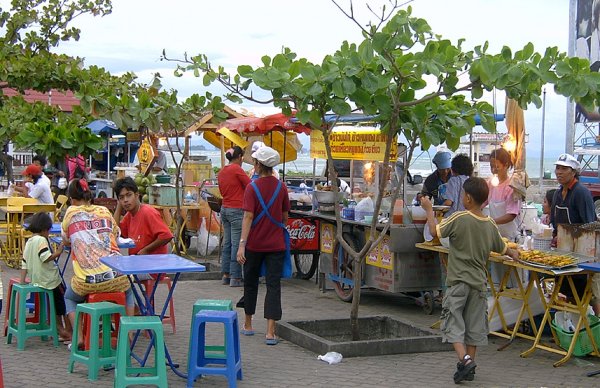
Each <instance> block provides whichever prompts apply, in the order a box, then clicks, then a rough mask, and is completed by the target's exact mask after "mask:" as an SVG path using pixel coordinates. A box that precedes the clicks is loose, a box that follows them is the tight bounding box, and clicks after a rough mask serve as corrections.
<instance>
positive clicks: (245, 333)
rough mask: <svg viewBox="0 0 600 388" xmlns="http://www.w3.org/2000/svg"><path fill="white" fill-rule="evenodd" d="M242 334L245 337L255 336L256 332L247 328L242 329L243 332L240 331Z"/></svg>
mask: <svg viewBox="0 0 600 388" xmlns="http://www.w3.org/2000/svg"><path fill="white" fill-rule="evenodd" d="M240 333H242V334H243V335H248V336H250V335H254V330H252V329H250V330H247V329H246V328H245V327H242V330H240Z"/></svg>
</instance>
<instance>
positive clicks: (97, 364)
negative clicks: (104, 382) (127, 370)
mask: <svg viewBox="0 0 600 388" xmlns="http://www.w3.org/2000/svg"><path fill="white" fill-rule="evenodd" d="M83 314H87V315H88V316H89V325H90V328H91V329H90V335H89V340H90V346H89V350H80V349H79V346H77V344H78V343H79V330H78V328H79V324H80V322H79V320H80V319H81V317H82V315H83ZM113 314H120V315H125V307H123V306H121V305H118V304H115V303H111V302H98V303H80V304H78V305H77V309H76V310H75V324H74V326H73V340H72V343H73V345H72V346H71V355H70V357H69V367H68V371H69V373H73V366H74V365H75V362H80V363H82V364H85V365H87V367H88V380H96V379H98V370H99V369H100V368H101V367H106V366H112V365H114V364H115V362H116V355H117V349H115V348H113V347H112V344H111V337H110V330H106V328H110V322H111V316H112V315H113ZM100 320H102V327H103V328H104V330H102V345H100V338H99V337H100Z"/></svg>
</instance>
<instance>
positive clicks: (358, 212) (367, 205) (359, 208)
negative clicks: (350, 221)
mask: <svg viewBox="0 0 600 388" xmlns="http://www.w3.org/2000/svg"><path fill="white" fill-rule="evenodd" d="M374 209H375V206H374V205H373V200H372V199H371V197H367V198H363V199H362V200H361V201H360V202H359V203H358V205H356V207H355V208H354V219H355V220H356V221H361V220H362V219H364V218H365V216H372V215H373V210H374Z"/></svg>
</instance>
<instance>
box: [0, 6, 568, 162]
mask: <svg viewBox="0 0 600 388" xmlns="http://www.w3.org/2000/svg"><path fill="white" fill-rule="evenodd" d="M0 3H6V1H4V0H2V1H0ZM338 3H339V4H340V6H342V7H344V8H345V9H348V4H349V1H347V0H339V1H338ZM365 3H366V1H355V2H354V10H355V14H356V15H357V18H358V20H359V21H360V22H362V24H366V22H367V21H368V20H370V19H372V18H371V16H372V15H371V14H370V13H369V11H368V10H367V9H366V8H365V7H364V4H365ZM382 3H386V1H380V0H369V4H370V5H371V6H372V7H373V9H378V4H382ZM410 5H411V6H412V8H413V15H414V16H418V17H422V18H424V19H426V20H427V21H428V22H429V24H430V26H431V27H432V30H433V31H434V32H435V33H436V34H440V35H442V36H443V37H444V38H447V39H450V40H452V41H454V42H456V41H457V40H458V39H459V38H464V39H466V43H465V45H464V47H465V48H472V47H474V46H476V45H479V44H482V43H483V42H485V41H488V42H489V45H490V52H492V53H495V52H498V51H499V50H500V49H501V48H502V46H503V45H507V46H509V47H511V48H512V49H513V52H514V51H515V50H518V49H520V48H522V47H523V46H524V45H525V44H526V43H527V42H532V43H533V44H534V46H535V48H536V50H537V51H541V52H543V51H544V49H545V48H546V47H548V46H557V47H558V48H559V49H560V50H561V51H567V49H568V38H569V1H567V0H527V1H523V0H453V1H448V0H414V1H412V2H410ZM75 24H76V25H77V26H79V27H80V28H81V29H82V33H81V39H80V40H79V41H78V42H73V43H67V44H62V45H61V48H60V51H61V52H65V53H68V54H70V55H77V56H80V57H84V58H85V61H86V65H92V64H94V65H99V66H103V67H105V68H106V69H108V70H109V71H110V72H112V73H115V74H118V73H120V72H124V71H133V72H135V73H136V74H137V75H138V76H139V80H140V81H143V82H145V81H150V79H151V74H153V73H156V72H158V73H160V74H161V75H162V76H163V83H164V85H165V86H166V87H167V88H173V89H176V90H177V91H178V94H179V95H180V96H181V97H187V96H189V95H191V94H193V93H199V94H204V92H205V91H206V89H205V88H204V87H203V85H202V81H201V78H194V77H193V76H191V75H186V76H184V77H182V78H175V77H174V76H173V70H174V69H175V67H176V65H175V64H174V63H172V62H165V61H160V59H159V58H160V55H161V53H162V50H163V49H165V50H166V53H167V55H168V56H169V57H173V58H181V57H182V56H183V55H184V53H187V54H188V55H196V54H199V53H203V54H206V55H207V56H208V58H209V60H210V61H211V62H212V63H213V64H214V65H221V66H224V67H225V68H226V69H231V70H234V69H235V68H236V67H237V66H238V65H240V64H250V65H256V64H258V63H260V58H261V56H263V55H265V54H266V55H271V56H273V55H275V54H277V53H278V52H280V51H281V48H282V47H289V48H291V49H292V51H294V52H296V53H297V54H298V55H299V56H301V57H305V58H308V59H309V60H311V61H314V62H321V60H322V58H323V57H324V56H325V55H327V54H330V53H333V52H334V51H335V50H336V49H337V48H339V46H340V45H341V43H342V42H343V41H344V40H348V41H350V42H360V41H361V40H362V37H361V35H360V31H359V30H358V28H357V26H356V25H354V24H353V23H352V22H351V21H350V20H349V19H348V18H347V17H345V16H344V15H343V14H342V13H341V12H340V11H339V10H338V9H337V7H336V6H335V5H334V4H333V3H332V2H331V1H328V0H303V1H297V0H294V1H290V0H253V1H247V0H246V1H243V0H220V1H191V0H189V1H186V0H113V12H112V14H110V15H107V16H105V17H103V18H93V17H84V18H81V19H79V20H77V22H76V23H75ZM212 91H213V92H216V93H219V94H220V93H221V91H220V90H219V89H213V90H212ZM494 97H495V106H496V111H497V113H504V94H503V93H502V92H498V93H497V94H496V95H495V96H494V95H493V94H490V95H488V96H487V98H488V99H489V100H490V102H494ZM566 106H567V100H566V99H565V98H563V97H560V96H556V95H555V94H554V93H553V91H552V87H548V88H547V95H546V121H545V130H546V131H545V132H546V134H547V139H546V141H545V147H546V155H545V156H546V158H548V157H555V156H556V155H558V154H559V153H561V152H562V151H563V150H564V144H565V141H564V139H565V126H566ZM245 107H247V108H248V109H249V110H251V111H253V112H255V113H256V114H257V115H262V114H267V113H273V112H274V110H273V108H269V107H264V106H263V107H259V106H252V105H245ZM525 120H526V131H527V133H529V143H528V145H527V155H528V157H538V158H539V155H540V142H541V139H540V130H541V127H542V110H541V109H539V110H538V109H536V108H535V107H534V106H531V107H529V108H528V109H527V110H526V112H525ZM503 129H504V127H503V125H502V124H501V125H500V126H499V130H500V131H503ZM482 130H483V129H482ZM548 134H551V136H550V135H548Z"/></svg>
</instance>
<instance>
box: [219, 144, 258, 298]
mask: <svg viewBox="0 0 600 388" xmlns="http://www.w3.org/2000/svg"><path fill="white" fill-rule="evenodd" d="M225 157H226V158H227V160H229V164H228V165H227V166H225V167H223V168H222V169H221V171H220V172H219V175H218V176H217V179H218V181H219V191H220V192H221V196H222V197H223V203H222V204H221V225H223V250H222V252H221V272H222V273H223V284H229V285H230V286H231V287H241V286H242V285H243V283H242V266H241V265H240V264H239V263H238V262H237V260H236V254H237V251H238V246H239V244H240V233H242V218H243V216H244V211H243V210H242V203H243V201H244V190H245V189H246V186H248V184H250V178H248V176H247V175H246V173H245V172H244V170H242V159H243V157H244V151H243V150H242V149H241V148H240V147H238V146H235V147H233V148H230V149H228V150H227V152H226V153H225Z"/></svg>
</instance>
